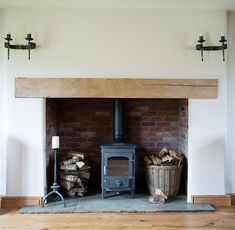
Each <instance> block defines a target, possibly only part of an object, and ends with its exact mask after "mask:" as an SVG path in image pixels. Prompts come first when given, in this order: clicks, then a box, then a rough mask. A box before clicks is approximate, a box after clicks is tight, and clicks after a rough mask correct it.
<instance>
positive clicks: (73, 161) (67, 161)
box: [63, 158, 78, 165]
mask: <svg viewBox="0 0 235 230" xmlns="http://www.w3.org/2000/svg"><path fill="white" fill-rule="evenodd" d="M77 161H78V159H73V158H72V159H68V160H66V161H63V164H64V165H69V164H73V163H76V162H77Z"/></svg>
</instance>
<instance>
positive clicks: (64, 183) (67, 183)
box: [60, 179, 75, 191]
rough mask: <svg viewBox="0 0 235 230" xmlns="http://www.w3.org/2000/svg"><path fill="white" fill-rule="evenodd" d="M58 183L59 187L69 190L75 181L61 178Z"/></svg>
mask: <svg viewBox="0 0 235 230" xmlns="http://www.w3.org/2000/svg"><path fill="white" fill-rule="evenodd" d="M60 184H61V187H63V188H64V189H66V190H67V191H69V190H70V189H71V188H73V186H74V184H75V183H74V182H70V181H67V180H63V179H62V180H61V181H60Z"/></svg>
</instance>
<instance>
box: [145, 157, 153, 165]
mask: <svg viewBox="0 0 235 230" xmlns="http://www.w3.org/2000/svg"><path fill="white" fill-rule="evenodd" d="M144 161H145V163H146V164H147V165H151V164H152V161H151V160H150V159H149V158H148V157H147V156H145V157H144Z"/></svg>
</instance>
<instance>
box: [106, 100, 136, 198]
mask: <svg viewBox="0 0 235 230" xmlns="http://www.w3.org/2000/svg"><path fill="white" fill-rule="evenodd" d="M122 119H123V118H122V100H121V99H114V106H113V142H114V143H113V144H104V145H101V180H102V181H101V189H102V197H103V198H104V197H107V196H108V195H107V194H108V193H109V192H115V193H116V194H118V193H119V192H124V191H129V192H130V194H131V195H133V194H134V190H135V149H136V145H135V144H127V143H123V126H122Z"/></svg>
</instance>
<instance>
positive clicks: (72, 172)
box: [60, 152, 91, 197]
mask: <svg viewBox="0 0 235 230" xmlns="http://www.w3.org/2000/svg"><path fill="white" fill-rule="evenodd" d="M90 169H91V167H90V166H88V165H86V163H85V161H84V153H81V152H69V153H68V159H66V160H64V161H62V162H60V185H61V187H62V190H63V193H64V195H67V196H68V197H79V196H84V194H85V193H86V192H87V187H88V182H89V179H90Z"/></svg>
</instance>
